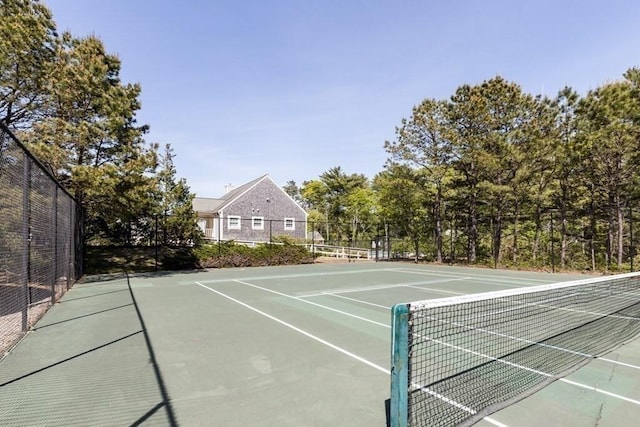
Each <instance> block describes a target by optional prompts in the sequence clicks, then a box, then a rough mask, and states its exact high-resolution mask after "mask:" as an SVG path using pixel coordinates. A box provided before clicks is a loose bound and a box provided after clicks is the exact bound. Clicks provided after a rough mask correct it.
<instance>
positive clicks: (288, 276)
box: [199, 268, 387, 283]
mask: <svg viewBox="0 0 640 427" xmlns="http://www.w3.org/2000/svg"><path fill="white" fill-rule="evenodd" d="M380 271H387V269H379V268H376V269H371V268H370V269H363V270H351V271H325V272H318V273H295V274H279V275H273V276H252V277H238V278H233V277H227V278H225V279H212V280H200V281H199V282H200V283H224V282H230V281H233V280H274V279H298V278H301V277H322V276H339V275H341V274H362V273H374V272H380Z"/></svg>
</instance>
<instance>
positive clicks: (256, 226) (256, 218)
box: [251, 216, 264, 230]
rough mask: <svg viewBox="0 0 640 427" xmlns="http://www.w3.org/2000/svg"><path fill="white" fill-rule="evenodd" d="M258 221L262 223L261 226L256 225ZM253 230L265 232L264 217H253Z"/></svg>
mask: <svg viewBox="0 0 640 427" xmlns="http://www.w3.org/2000/svg"><path fill="white" fill-rule="evenodd" d="M256 220H259V221H260V225H256ZM251 229H252V230H264V217H263V216H252V217H251Z"/></svg>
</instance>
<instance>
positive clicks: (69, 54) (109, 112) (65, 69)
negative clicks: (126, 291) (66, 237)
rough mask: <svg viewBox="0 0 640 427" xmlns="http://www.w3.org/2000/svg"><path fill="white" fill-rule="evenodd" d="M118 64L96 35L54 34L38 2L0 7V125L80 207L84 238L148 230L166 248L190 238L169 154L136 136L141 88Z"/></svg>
mask: <svg viewBox="0 0 640 427" xmlns="http://www.w3.org/2000/svg"><path fill="white" fill-rule="evenodd" d="M120 69H121V62H120V59H119V58H118V57H117V55H113V54H110V53H108V52H107V51H106V49H105V46H104V45H103V43H102V41H101V40H100V39H99V38H98V37H97V36H94V35H91V36H87V37H76V36H74V35H73V34H71V33H70V32H63V33H59V32H58V30H57V28H56V24H55V21H54V20H53V15H52V13H51V11H50V10H49V9H48V8H47V7H46V6H45V5H44V4H42V3H40V2H38V1H36V0H3V1H2V2H1V3H0V121H2V122H3V123H4V124H5V125H6V126H7V127H8V128H9V129H11V130H12V131H13V132H14V133H15V134H16V135H17V136H18V137H19V138H20V139H21V140H22V142H23V143H25V145H26V146H27V147H28V148H29V149H30V151H32V152H33V153H34V154H35V155H36V157H38V158H39V160H40V161H41V162H42V163H43V164H44V166H45V167H46V168H47V169H48V170H49V172H50V173H51V174H52V175H53V176H54V177H55V178H56V179H57V180H58V181H59V182H60V183H62V184H63V185H64V186H65V187H66V188H67V189H69V191H70V192H71V194H72V195H73V196H74V197H75V199H76V200H77V201H78V202H79V203H80V205H81V206H82V208H83V211H84V217H85V235H86V239H87V241H88V242H89V243H97V244H108V245H111V244H116V245H123V244H125V245H128V244H139V243H143V242H144V241H145V240H148V239H149V238H150V236H152V235H153V234H154V233H155V229H156V228H160V229H161V230H162V233H161V235H160V236H159V237H160V239H161V241H164V243H167V244H175V245H179V244H184V243H188V242H194V241H197V240H199V239H200V233H199V231H198V228H197V225H196V221H195V216H194V212H193V208H192V203H191V202H192V198H193V194H191V193H190V191H189V187H188V185H187V183H186V181H185V180H184V179H178V178H177V176H176V170H175V167H174V164H173V159H174V157H175V153H174V151H173V149H172V147H171V145H170V144H167V145H165V146H163V147H161V146H160V145H159V144H155V143H148V142H147V141H146V140H145V135H146V134H147V133H148V130H149V126H148V125H146V124H139V123H138V122H137V119H136V114H137V112H138V111H139V110H140V107H141V105H140V101H139V96H140V93H141V86H140V85H139V84H130V83H124V82H122V81H121V79H120ZM0 154H2V153H0ZM155 237H157V236H155Z"/></svg>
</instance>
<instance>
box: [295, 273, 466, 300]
mask: <svg viewBox="0 0 640 427" xmlns="http://www.w3.org/2000/svg"><path fill="white" fill-rule="evenodd" d="M469 279H471V278H470V277H460V278H455V279H445V280H428V281H426V282H425V281H420V282H406V283H392V284H389V285H375V286H363V287H357V288H346V289H345V288H340V289H327V290H326V291H322V292H317V293H315V294H306V295H300V297H301V298H309V297H320V296H323V295H337V294H348V293H353V292H366V291H377V290H381V289H393V288H403V287H405V288H409V287H415V288H416V289H423V290H426V291H433V292H438V293H443V294H454V295H467V294H466V293H464V292H453V291H445V290H442V289H431V288H423V287H420V286H419V285H430V284H439V283H447V282H456V281H459V280H469Z"/></svg>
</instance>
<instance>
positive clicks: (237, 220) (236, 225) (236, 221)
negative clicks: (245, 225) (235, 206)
mask: <svg viewBox="0 0 640 427" xmlns="http://www.w3.org/2000/svg"><path fill="white" fill-rule="evenodd" d="M227 228H228V229H229V230H240V229H242V218H241V217H240V216H239V215H229V216H227Z"/></svg>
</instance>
